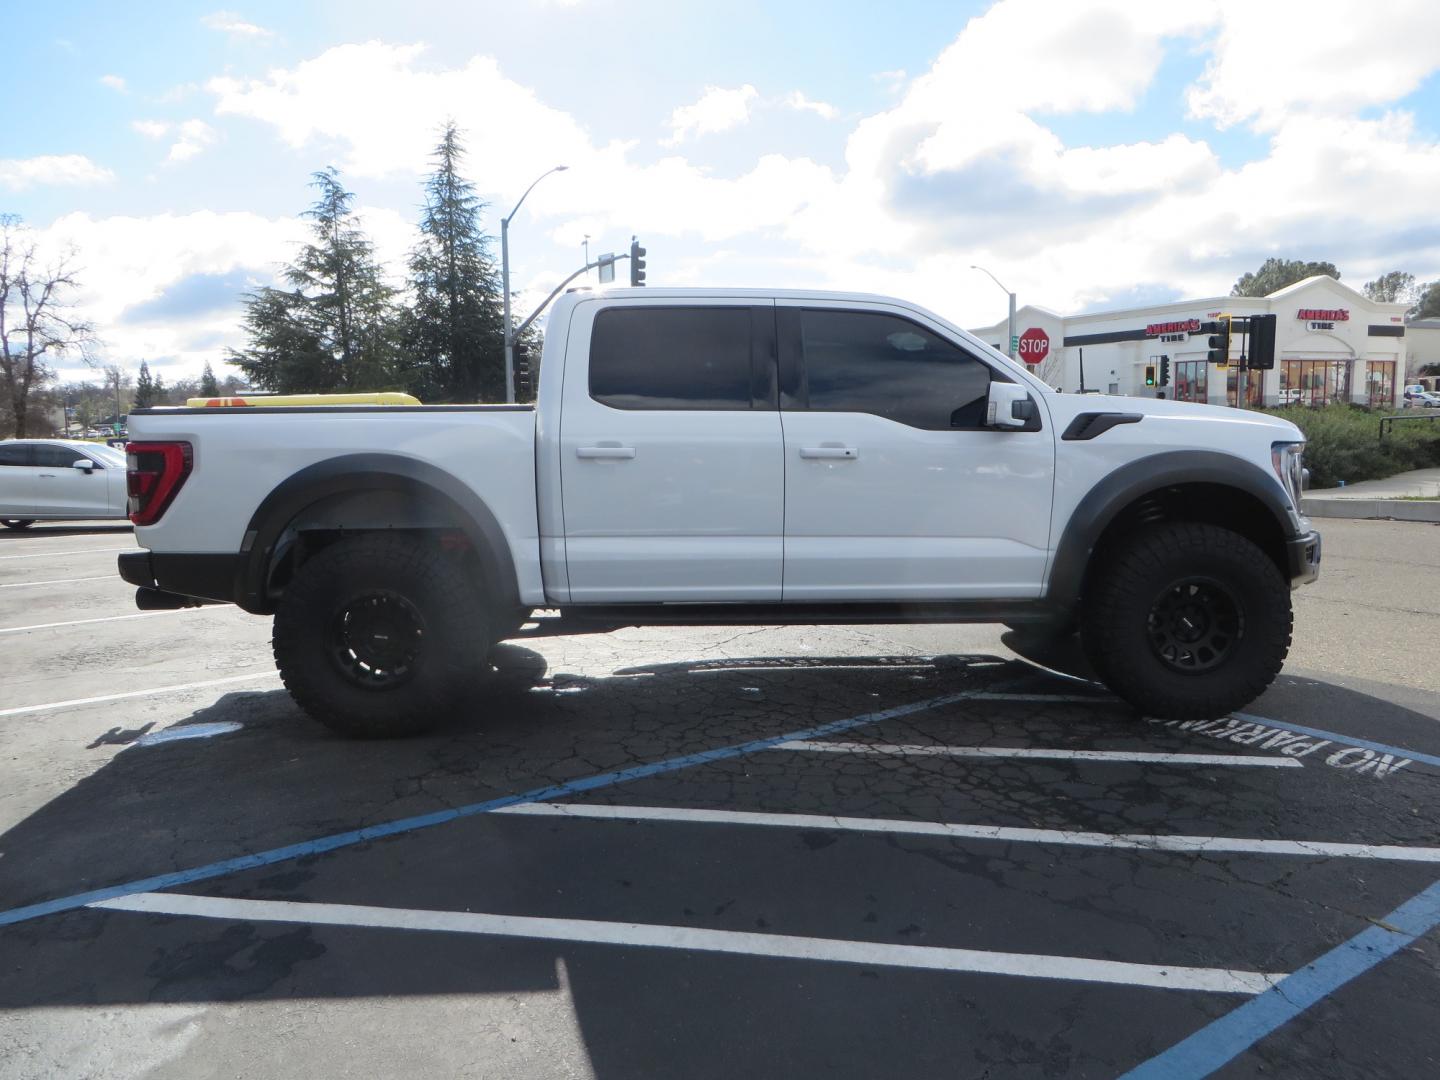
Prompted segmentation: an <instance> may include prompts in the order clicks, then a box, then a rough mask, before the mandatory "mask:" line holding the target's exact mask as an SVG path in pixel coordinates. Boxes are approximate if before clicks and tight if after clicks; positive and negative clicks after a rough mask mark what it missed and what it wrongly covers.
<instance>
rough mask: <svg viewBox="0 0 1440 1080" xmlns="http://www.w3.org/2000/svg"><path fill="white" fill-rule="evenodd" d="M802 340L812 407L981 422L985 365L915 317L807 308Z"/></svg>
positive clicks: (913, 421)
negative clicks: (926, 327)
mask: <svg viewBox="0 0 1440 1080" xmlns="http://www.w3.org/2000/svg"><path fill="white" fill-rule="evenodd" d="M800 327H801V334H800V336H801V346H802V349H803V352H804V367H805V380H806V384H807V392H808V401H809V408H810V411H811V412H864V413H873V414H874V415H876V416H883V417H885V418H886V419H887V420H894V421H895V422H896V423H900V424H908V425H909V426H910V427H916V428H924V429H926V430H927V431H950V430H952V429H954V428H978V427H983V426H984V424H985V399H986V396H987V395H988V394H989V392H990V369H989V367H987V366H986V365H985V364H983V363H982V362H981V361H979V360H977V359H976V358H975V357H973V356H971V355H970V354H969V353H967V352H965V351H964V350H962V349H960V348H959V347H958V346H956V345H953V344H951V343H950V342H948V341H946V340H945V339H944V338H941V337H939V336H938V335H936V334H933V333H931V332H930V331H929V330H927V329H925V327H923V326H921V325H920V324H919V323H914V322H911V321H910V320H909V319H902V318H900V317H899V316H897V315H886V314H882V313H880V312H871V311H835V310H829V309H806V310H805V311H803V312H801V315H800Z"/></svg>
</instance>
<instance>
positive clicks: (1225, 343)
mask: <svg viewBox="0 0 1440 1080" xmlns="http://www.w3.org/2000/svg"><path fill="white" fill-rule="evenodd" d="M1207 325H1208V328H1209V330H1210V351H1209V352H1207V353H1206V354H1205V359H1206V360H1208V361H1210V363H1212V364H1214V365H1216V366H1217V367H1222V368H1223V367H1225V366H1226V365H1227V364H1229V363H1230V316H1229V315H1221V316H1220V318H1219V319H1217V320H1216V321H1215V322H1212V323H1209V324H1207Z"/></svg>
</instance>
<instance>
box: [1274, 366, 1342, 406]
mask: <svg viewBox="0 0 1440 1080" xmlns="http://www.w3.org/2000/svg"><path fill="white" fill-rule="evenodd" d="M1349 400H1350V363H1349V361H1347V360H1286V361H1285V362H1284V363H1283V364H1282V365H1281V366H1280V404H1281V405H1329V404H1331V403H1332V402H1336V401H1349Z"/></svg>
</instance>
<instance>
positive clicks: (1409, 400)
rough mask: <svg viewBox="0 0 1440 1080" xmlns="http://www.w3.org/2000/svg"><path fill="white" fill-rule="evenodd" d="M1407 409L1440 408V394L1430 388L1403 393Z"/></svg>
mask: <svg viewBox="0 0 1440 1080" xmlns="http://www.w3.org/2000/svg"><path fill="white" fill-rule="evenodd" d="M1405 408H1407V409H1440V394H1437V393H1435V392H1433V391H1431V390H1416V391H1415V392H1413V393H1407V394H1406V395H1405Z"/></svg>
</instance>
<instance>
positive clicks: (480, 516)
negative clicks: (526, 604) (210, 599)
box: [235, 454, 520, 613]
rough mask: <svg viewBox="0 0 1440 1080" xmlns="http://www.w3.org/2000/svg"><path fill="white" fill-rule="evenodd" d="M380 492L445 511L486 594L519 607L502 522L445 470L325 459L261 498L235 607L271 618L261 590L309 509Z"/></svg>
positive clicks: (249, 529)
mask: <svg viewBox="0 0 1440 1080" xmlns="http://www.w3.org/2000/svg"><path fill="white" fill-rule="evenodd" d="M378 491H388V492H397V493H400V494H404V495H409V496H418V497H420V498H423V499H428V500H431V501H433V502H435V503H437V504H438V505H440V506H442V507H444V508H446V509H447V510H448V511H449V512H450V514H451V515H452V516H453V517H454V519H455V521H456V522H457V524H458V525H459V527H460V528H461V529H462V530H463V531H464V532H465V534H466V536H467V537H468V538H469V540H470V543H471V546H472V547H473V548H474V550H475V553H476V556H477V557H478V558H479V561H480V566H481V569H482V573H483V574H484V585H485V588H486V591H487V593H488V594H489V595H491V596H493V597H495V598H496V600H497V602H498V603H499V604H500V605H501V606H502V607H519V605H520V590H519V582H518V579H517V577H516V573H515V560H514V557H513V555H512V553H511V551H510V545H509V543H508V542H507V541H506V539H505V533H504V532H503V531H502V530H501V528H500V523H499V521H497V520H496V518H495V515H494V514H493V513H492V512H491V510H490V508H489V507H488V506H486V505H485V502H484V500H482V499H481V498H480V497H479V496H478V495H476V494H475V492H474V491H472V490H471V489H470V488H469V487H468V486H467V485H466V484H463V483H461V482H460V481H459V480H457V479H456V478H455V477H453V476H451V475H450V474H449V473H447V472H445V471H444V470H443V469H439V468H437V467H435V466H434V465H430V464H427V463H426V462H423V461H417V460H415V459H414V458H406V457H401V456H399V455H397V454H346V455H344V456H343V457H335V458H327V459H326V460H325V461H320V462H316V463H315V464H314V465H309V466H307V467H306V468H303V469H301V470H300V471H299V472H297V473H294V474H292V475H291V476H290V477H288V478H287V479H285V480H284V481H283V482H281V483H280V484H278V485H277V486H276V487H275V489H274V490H273V491H271V492H270V494H269V495H267V496H265V498H264V500H263V501H262V502H261V503H260V505H259V507H257V508H256V510H255V513H254V514H253V515H252V516H251V518H250V523H249V525H248V526H246V529H245V537H244V540H243V542H242V543H241V547H240V565H239V567H238V568H237V572H236V581H235V601H236V603H237V604H239V605H240V607H242V608H244V609H245V610H246V611H252V612H256V613H264V612H266V611H267V610H268V606H269V599H268V597H267V595H266V585H267V582H268V579H269V573H270V564H271V561H272V559H274V557H275V554H276V551H275V548H276V545H277V544H278V542H279V541H280V539H281V537H282V536H283V535H284V533H285V530H286V529H287V528H288V527H289V525H290V523H291V522H293V521H294V520H295V518H296V517H297V516H299V515H300V514H301V513H303V512H304V511H305V510H306V509H307V508H309V507H311V506H314V505H315V504H317V503H320V502H323V501H324V500H326V499H329V498H332V497H334V496H338V495H347V494H355V493H362V492H378ZM397 524H398V523H397Z"/></svg>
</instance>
